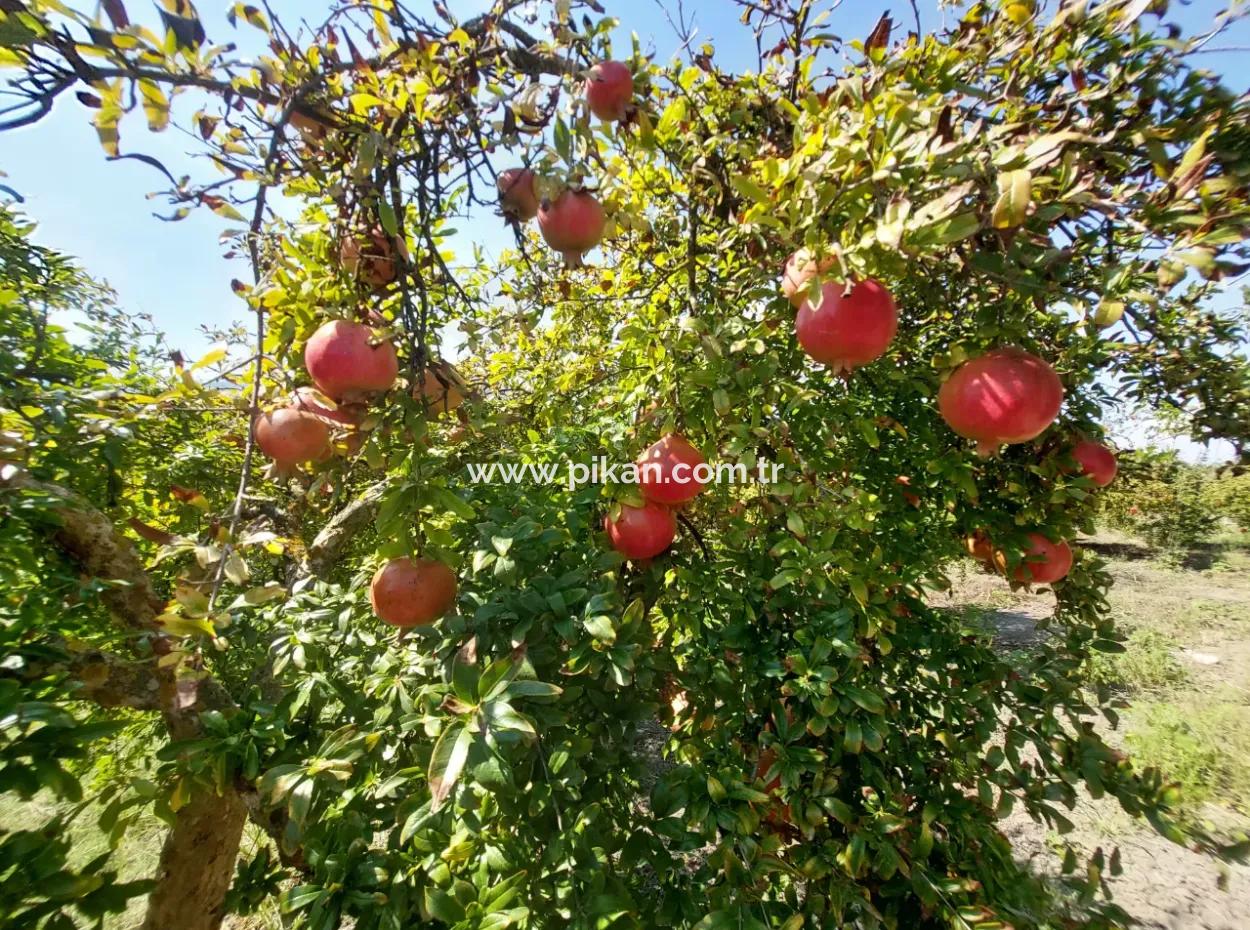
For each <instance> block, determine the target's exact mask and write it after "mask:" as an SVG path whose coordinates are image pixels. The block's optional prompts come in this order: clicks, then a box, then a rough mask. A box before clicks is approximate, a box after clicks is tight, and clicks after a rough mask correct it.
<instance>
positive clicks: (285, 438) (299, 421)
mask: <svg viewBox="0 0 1250 930" xmlns="http://www.w3.org/2000/svg"><path fill="white" fill-rule="evenodd" d="M256 444H257V445H258V446H259V447H260V451H261V452H263V453H265V455H267V456H269V457H270V458H271V459H273V460H274V461H275V462H278V463H279V464H282V465H294V464H296V463H298V462H311V461H313V460H314V459H316V458H319V457H320V456H322V455H323V454H324V453H325V452H326V451H327V450H328V449H329V446H330V428H329V427H328V426H326V425H325V423H324V422H322V421H321V420H319V419H318V418H317V417H315V416H313V415H312V414H310V413H305V412H304V411H303V410H300V409H299V408H298V407H280V408H278V409H277V410H270V411H269V412H268V413H263V414H261V415H260V416H259V417H257V418H256Z"/></svg>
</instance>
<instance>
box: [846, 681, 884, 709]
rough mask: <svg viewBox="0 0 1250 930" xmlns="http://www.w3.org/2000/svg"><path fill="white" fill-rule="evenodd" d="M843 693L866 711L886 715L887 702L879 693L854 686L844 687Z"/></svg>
mask: <svg viewBox="0 0 1250 930" xmlns="http://www.w3.org/2000/svg"><path fill="white" fill-rule="evenodd" d="M841 691H842V693H843V694H845V695H846V696H847V697H849V698H850V699H851V700H852V701H854V702H855V703H856V704H858V705H859V706H860V707H862V708H863V709H864V710H866V711H868V713H870V714H884V713H885V701H884V700H883V699H882V697H881V695H879V694H877V692H875V691H868V690H866V689H864V688H857V687H855V686H854V685H842V686H841Z"/></svg>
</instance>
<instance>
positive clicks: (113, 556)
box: [0, 465, 165, 631]
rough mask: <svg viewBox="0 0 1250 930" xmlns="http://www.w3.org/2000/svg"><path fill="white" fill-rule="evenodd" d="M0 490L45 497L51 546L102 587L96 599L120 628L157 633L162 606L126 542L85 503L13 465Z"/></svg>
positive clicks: (1, 473)
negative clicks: (48, 505)
mask: <svg viewBox="0 0 1250 930" xmlns="http://www.w3.org/2000/svg"><path fill="white" fill-rule="evenodd" d="M0 491H10V492H16V493H19V494H34V495H41V496H43V497H47V498H51V499H52V500H53V501H54V503H53V505H52V507H51V512H52V515H53V516H54V517H55V519H56V521H57V525H56V526H54V527H52V528H51V530H50V535H51V536H52V540H53V542H55V543H56V545H57V546H58V547H59V548H60V549H61V550H62V551H63V552H65V554H66V555H68V556H69V557H70V558H71V559H73V560H74V561H75V562H77V563H78V564H79V566H81V568H82V570H83V572H84V573H85V574H87V575H90V576H91V577H93V578H99V579H102V580H103V581H106V582H107V583H108V586H107V587H106V588H105V590H104V591H103V592H102V593H101V594H100V599H101V600H102V601H103V602H104V605H105V606H106V607H107V608H108V610H109V612H110V613H111V614H112V615H113V616H114V618H116V619H117V621H118V622H119V623H120V624H121V625H122V626H125V627H127V628H129V629H132V630H141V631H155V630H158V629H159V625H158V624H157V623H156V618H157V617H158V616H159V615H160V613H161V610H162V609H163V607H164V605H165V601H164V599H163V598H161V597H158V596H157V594H156V591H155V590H154V589H153V587H152V581H151V579H150V578H148V574H147V572H146V571H145V570H144V568H143V564H142V563H141V562H140V561H139V556H138V554H137V553H136V552H135V549H134V546H133V545H132V544H131V542H130V540H129V539H127V538H126V537H125V536H122V535H121V534H120V533H118V532H117V530H116V529H115V528H114V526H113V522H112V521H111V520H110V519H109V518H108V517H106V516H105V515H104V514H103V513H101V512H100V511H99V510H97V509H96V508H95V507H94V506H92V504H91V502H90V501H88V500H87V499H86V498H84V497H81V496H80V495H78V494H76V493H74V492H73V491H68V490H66V489H65V488H62V487H60V486H59V485H55V484H51V483H49V482H46V481H39V480H37V479H35V478H32V477H31V476H30V475H29V474H28V473H27V472H25V471H23V470H22V469H20V468H18V467H17V466H15V465H5V466H3V468H0Z"/></svg>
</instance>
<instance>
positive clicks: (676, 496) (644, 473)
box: [636, 433, 707, 505]
mask: <svg viewBox="0 0 1250 930" xmlns="http://www.w3.org/2000/svg"><path fill="white" fill-rule="evenodd" d="M636 464H637V465H638V487H639V489H640V490H641V491H642V494H643V497H645V498H647V499H648V500H651V501H655V502H656V503H657V504H669V505H672V504H684V503H686V501H690V500H694V498H695V497H697V496H698V494H699V492H700V491H702V490H703V486H704V484H705V482H704V481H701V480H699V478H698V477H696V475H695V470H696V469H697V468H699V466H701V465H707V460H706V459H704V458H703V456H702V455H701V454H700V453H699V450H698V449H696V448H695V447H694V446H692V445H691V444H690V443H689V442H688V441H687V440H686V438H685V437H684V436H680V435H678V434H677V433H669V434H668V435H667V436H665V437H664V438H663V439H661V440H659V441H658V442H656V443H653V444H652V445H651V446H650V447H648V448H647V450H646V451H645V452H643V453H642V455H640V456H639V457H638V461H637V463H636Z"/></svg>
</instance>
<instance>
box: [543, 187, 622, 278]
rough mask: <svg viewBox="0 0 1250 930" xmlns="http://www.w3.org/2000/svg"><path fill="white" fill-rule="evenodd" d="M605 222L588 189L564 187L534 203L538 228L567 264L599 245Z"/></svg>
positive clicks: (575, 262)
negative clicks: (562, 190) (536, 206)
mask: <svg viewBox="0 0 1250 930" xmlns="http://www.w3.org/2000/svg"><path fill="white" fill-rule="evenodd" d="M606 225H607V216H606V215H605V214H604V212H603V206H602V205H601V204H600V203H599V201H598V200H596V199H595V196H594V194H591V193H590V192H588V191H575V190H572V189H566V190H565V191H564V192H563V193H561V194H560V196H559V197H557V198H556V199H555V200H544V201H543V202H542V203H541V204H539V205H538V229H539V231H540V232H541V233H542V234H543V238H544V239H545V240H547V245H549V246H551V247H552V248H553V249H555V250H556V251H557V252H559V253H560V254H561V255H563V256H564V260H565V262H566V263H567V264H569V265H571V266H577V265H580V264H581V260H582V254H583V253H584V252H588V251H590V250H591V249H593V248H594V247H595V246H596V245H598V244H599V240H600V239H602V238H603V229H604V227H605V226H606Z"/></svg>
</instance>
